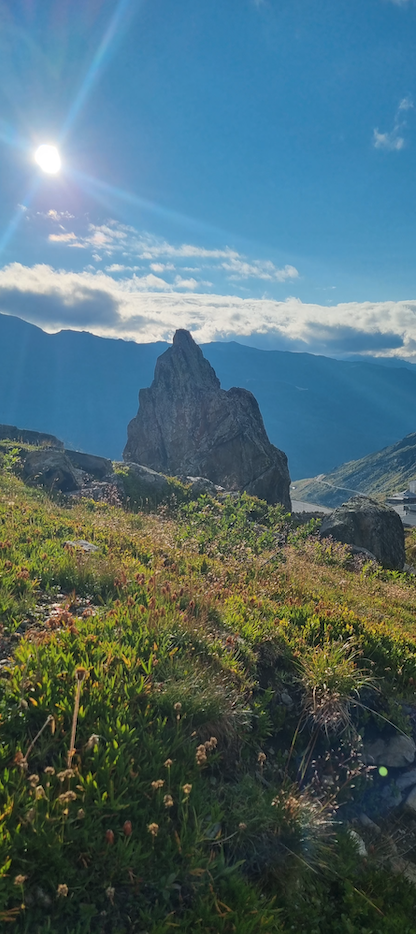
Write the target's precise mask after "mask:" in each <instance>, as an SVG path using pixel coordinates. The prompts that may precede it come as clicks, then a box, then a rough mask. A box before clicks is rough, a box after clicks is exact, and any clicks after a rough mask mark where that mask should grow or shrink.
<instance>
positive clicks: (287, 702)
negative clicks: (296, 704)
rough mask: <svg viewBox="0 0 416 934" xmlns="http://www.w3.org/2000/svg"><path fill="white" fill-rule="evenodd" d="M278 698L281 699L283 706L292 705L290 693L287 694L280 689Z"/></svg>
mask: <svg viewBox="0 0 416 934" xmlns="http://www.w3.org/2000/svg"><path fill="white" fill-rule="evenodd" d="M280 700H281V701H282V704H284V705H285V707H293V700H292V698H291V696H290V694H287V693H286V691H282V693H281V695H280Z"/></svg>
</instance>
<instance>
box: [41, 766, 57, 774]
mask: <svg viewBox="0 0 416 934" xmlns="http://www.w3.org/2000/svg"><path fill="white" fill-rule="evenodd" d="M43 771H44V773H45V775H55V769H54V767H53V765H47V766H46V769H44V770H43Z"/></svg>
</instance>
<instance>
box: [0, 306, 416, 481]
mask: <svg viewBox="0 0 416 934" xmlns="http://www.w3.org/2000/svg"><path fill="white" fill-rule="evenodd" d="M167 347H168V344H166V343H164V342H157V343H147V344H138V343H135V342H133V341H123V340H111V339H109V338H101V337H96V336H94V335H92V334H90V333H88V332H84V331H82V332H81V331H69V330H68V331H59V332H58V333H56V334H48V333H46V332H44V331H42V330H41V329H40V328H38V327H35V326H34V325H32V324H28V323H27V322H25V321H23V320H22V319H20V318H17V317H14V316H10V315H4V314H0V422H3V423H7V424H13V425H18V426H19V427H21V428H30V429H34V430H38V431H45V432H50V433H52V434H55V435H57V436H58V437H59V438H61V439H62V440H63V441H64V443H65V445H66V446H67V447H70V448H74V449H77V450H83V451H88V452H91V453H95V454H101V455H104V456H106V457H110V458H112V459H113V460H116V459H120V458H121V453H122V451H123V448H124V445H125V443H126V437H127V424H128V422H129V421H130V419H131V418H132V417H133V416H134V415H135V414H136V412H137V405H138V392H139V389H141V388H143V387H146V386H149V385H150V383H151V381H152V379H153V371H154V366H155V363H156V359H157V357H158V356H159V355H160V354H161V353H162V352H163V351H164V350H166V349H167ZM202 350H203V352H204V355H205V356H206V357H207V359H208V360H209V362H210V363H211V365H212V366H213V367H214V369H215V371H216V373H217V376H218V377H219V379H220V381H221V385H222V387H223V388H224V389H229V388H231V387H232V386H241V387H243V388H246V389H249V390H251V392H252V393H253V394H254V395H255V397H256V399H257V401H258V403H259V406H260V410H261V412H262V415H263V419H264V423H265V427H266V430H267V432H268V435H269V438H270V440H271V441H272V443H273V444H275V445H276V446H277V447H278V448H280V449H281V450H283V451H285V453H286V454H287V455H288V458H289V469H290V473H291V476H292V479H295V480H296V479H297V478H302V477H311V476H316V475H317V474H321V473H325V474H326V473H328V472H330V471H332V470H333V469H334V468H336V467H337V466H338V465H340V464H343V463H345V462H346V461H351V460H355V459H359V458H362V457H364V456H365V455H367V454H369V453H371V452H373V451H376V450H379V449H381V448H385V447H387V446H388V445H391V444H394V443H395V442H396V441H397V440H398V439H400V438H403V436H405V435H407V434H409V433H410V432H412V431H413V429H414V428H415V415H414V413H415V410H416V405H415V403H416V366H413V365H410V364H406V363H403V365H396V366H391V365H380V361H377V364H375V363H372V362H367V361H360V360H353V361H351V360H350V361H345V360H336V359H333V358H329V357H323V356H317V355H314V354H307V353H290V352H288V351H286V352H284V351H277V350H257V349H255V348H253V347H248V346H246V345H242V344H239V343H237V342H235V341H232V342H228V343H226V342H224V343H222V342H213V343H211V344H206V345H203V346H202ZM386 363H387V361H386Z"/></svg>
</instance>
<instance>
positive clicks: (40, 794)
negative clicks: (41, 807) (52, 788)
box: [35, 785, 46, 800]
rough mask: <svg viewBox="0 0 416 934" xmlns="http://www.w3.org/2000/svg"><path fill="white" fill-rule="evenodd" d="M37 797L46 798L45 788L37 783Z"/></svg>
mask: <svg viewBox="0 0 416 934" xmlns="http://www.w3.org/2000/svg"><path fill="white" fill-rule="evenodd" d="M35 798H36V800H38V798H46V795H45V789H44V788H43V786H42V785H37V786H36V788H35Z"/></svg>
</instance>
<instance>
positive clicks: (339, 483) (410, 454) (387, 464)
mask: <svg viewBox="0 0 416 934" xmlns="http://www.w3.org/2000/svg"><path fill="white" fill-rule="evenodd" d="M411 480H416V432H413V433H412V434H410V435H406V437H405V438H403V439H402V441H398V442H397V444H391V445H390V446H389V447H387V448H384V449H383V450H382V451H377V452H376V453H375V454H368V456H367V457H362V458H361V459H360V460H356V461H350V462H349V463H347V464H342V466H341V467H338V468H337V470H333V471H332V472H331V473H328V474H325V475H321V476H320V477H313V478H312V479H310V480H299V481H297V482H296V483H295V484H294V487H295V489H294V491H293V488H292V495H293V496H295V497H296V499H303V500H306V502H311V503H322V505H323V506H331V507H335V506H339V505H340V504H341V503H343V502H345V500H347V499H349V498H350V497H351V496H353V494H354V493H355V492H358V493H366V494H367V495H368V496H381V497H382V498H383V499H384V497H385V496H388V495H391V494H392V493H398V492H400V490H404V489H406V488H407V487H408V485H409V483H410V481H411Z"/></svg>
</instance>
